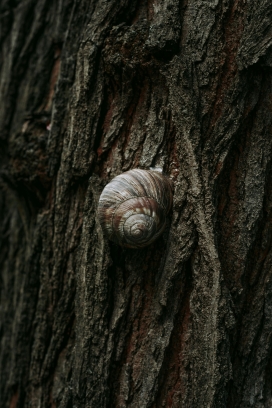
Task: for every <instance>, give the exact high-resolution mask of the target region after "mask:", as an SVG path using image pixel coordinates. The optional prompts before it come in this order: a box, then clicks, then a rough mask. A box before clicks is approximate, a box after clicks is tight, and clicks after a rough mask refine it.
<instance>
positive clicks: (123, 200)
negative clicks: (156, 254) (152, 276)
mask: <svg viewBox="0 0 272 408" xmlns="http://www.w3.org/2000/svg"><path fill="white" fill-rule="evenodd" d="M171 183H172V182H171V181H170V180H169V179H168V178H167V177H166V176H164V175H163V174H161V173H159V172H157V171H151V170H140V169H134V170H130V171H127V172H125V173H123V174H120V175H119V176H117V177H115V178H114V179H113V180H112V181H111V182H110V183H109V184H107V185H106V187H105V188H104V190H103V191H102V194H101V196H100V199H99V203H98V217H99V221H100V224H101V226H102V229H103V231H104V232H105V234H106V235H107V236H108V237H109V239H111V240H112V241H114V242H116V243H118V244H119V245H122V246H126V247H130V248H141V247H144V246H147V245H149V244H151V243H152V242H153V241H154V240H155V239H157V238H158V237H159V235H161V233H162V232H163V230H164V228H165V223H166V216H167V214H168V213H169V211H170V209H171V207H172V200H173V198H172V184H171Z"/></svg>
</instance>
